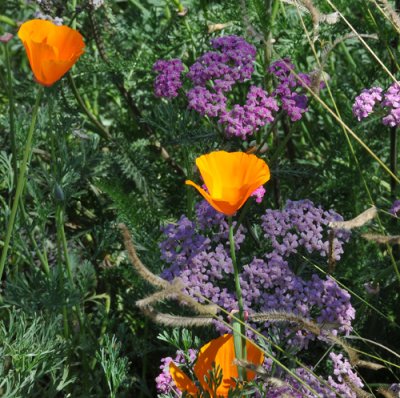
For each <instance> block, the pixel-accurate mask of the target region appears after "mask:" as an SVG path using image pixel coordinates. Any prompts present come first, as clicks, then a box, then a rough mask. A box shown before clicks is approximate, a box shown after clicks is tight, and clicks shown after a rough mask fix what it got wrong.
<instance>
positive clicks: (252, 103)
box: [218, 86, 279, 139]
mask: <svg viewBox="0 0 400 398" xmlns="http://www.w3.org/2000/svg"><path fill="white" fill-rule="evenodd" d="M278 110H279V107H278V104H277V102H276V101H275V99H274V98H272V97H268V94H267V93H266V92H265V91H264V90H263V89H262V88H260V87H256V86H251V87H250V90H249V92H248V93H247V101H246V104H245V105H244V106H241V105H238V104H237V105H234V107H233V109H232V110H231V111H229V112H223V113H222V115H221V117H220V119H219V121H218V122H219V123H222V124H225V125H226V128H225V131H226V133H227V134H228V135H229V136H237V137H240V138H242V139H246V138H247V136H249V135H252V134H253V133H254V132H256V131H258V130H259V129H260V127H262V126H265V125H266V124H267V123H271V122H273V121H274V116H273V114H272V111H278Z"/></svg>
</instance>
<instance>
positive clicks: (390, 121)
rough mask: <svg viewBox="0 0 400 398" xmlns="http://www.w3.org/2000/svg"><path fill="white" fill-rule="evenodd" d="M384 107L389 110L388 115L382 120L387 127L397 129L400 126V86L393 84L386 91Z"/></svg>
mask: <svg viewBox="0 0 400 398" xmlns="http://www.w3.org/2000/svg"><path fill="white" fill-rule="evenodd" d="M382 106H384V107H386V108H387V109H388V112H389V113H388V114H387V115H386V116H385V117H384V118H383V119H382V123H383V124H384V125H385V126H390V127H395V126H398V125H399V124H400V85H399V84H397V83H394V84H392V85H391V86H390V87H389V88H388V90H387V91H386V93H385V95H384V97H383V101H382Z"/></svg>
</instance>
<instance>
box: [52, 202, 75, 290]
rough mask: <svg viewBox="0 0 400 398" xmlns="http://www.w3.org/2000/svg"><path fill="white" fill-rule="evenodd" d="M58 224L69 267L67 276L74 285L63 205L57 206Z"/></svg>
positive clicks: (65, 259) (66, 262)
mask: <svg viewBox="0 0 400 398" xmlns="http://www.w3.org/2000/svg"><path fill="white" fill-rule="evenodd" d="M56 217H57V219H56V223H57V230H58V233H59V234H60V241H61V246H62V251H63V255H64V261H65V265H66V267H67V275H68V279H69V281H70V282H71V284H73V278H72V271H71V262H70V260H69V255H68V246H67V238H66V237H65V230H64V213H63V209H62V206H61V205H57V212H56Z"/></svg>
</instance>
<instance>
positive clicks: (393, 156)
mask: <svg viewBox="0 0 400 398" xmlns="http://www.w3.org/2000/svg"><path fill="white" fill-rule="evenodd" d="M397 151H398V149H397V129H396V127H392V128H391V129H390V171H391V172H392V173H393V174H394V175H395V176H397ZM396 187H397V182H396V180H395V179H394V178H393V177H390V193H391V194H392V198H393V199H396Z"/></svg>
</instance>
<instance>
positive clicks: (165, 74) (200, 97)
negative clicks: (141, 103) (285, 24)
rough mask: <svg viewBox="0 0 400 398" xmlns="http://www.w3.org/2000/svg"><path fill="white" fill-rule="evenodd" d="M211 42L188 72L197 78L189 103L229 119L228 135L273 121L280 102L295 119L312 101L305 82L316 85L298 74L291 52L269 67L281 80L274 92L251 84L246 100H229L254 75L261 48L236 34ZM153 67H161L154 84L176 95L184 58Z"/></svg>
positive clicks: (221, 120) (210, 114) (247, 132)
mask: <svg viewBox="0 0 400 398" xmlns="http://www.w3.org/2000/svg"><path fill="white" fill-rule="evenodd" d="M211 46H212V47H213V50H214V51H207V52H206V53H204V54H203V55H201V56H200V57H199V58H198V59H197V60H196V61H195V62H194V64H193V65H192V66H190V68H189V72H188V73H187V75H186V76H187V77H188V79H189V80H190V81H191V82H192V84H193V87H192V88H191V89H189V90H188V92H187V99H188V108H189V109H193V110H194V111H196V112H198V113H200V114H201V115H202V116H208V117H215V118H218V123H220V124H222V125H224V127H225V132H226V134H227V135H228V136H230V137H240V138H242V139H246V138H248V137H249V136H251V135H252V134H254V133H255V132H256V131H258V130H259V129H260V128H261V127H263V126H265V125H266V124H268V123H271V122H273V121H274V119H275V116H274V113H275V112H277V111H278V110H279V105H280V106H281V107H282V109H283V110H285V111H286V113H287V114H288V115H289V117H290V119H291V120H292V121H297V120H300V119H301V118H302V115H303V114H304V113H305V112H306V111H307V104H308V99H307V96H306V95H305V94H304V90H302V88H304V86H310V85H311V77H310V75H308V74H304V73H299V74H298V78H296V77H295V76H294V74H293V73H292V72H293V71H294V65H293V64H292V63H291V62H290V59H289V58H284V59H282V60H280V61H276V62H274V63H273V64H272V65H271V66H270V68H269V72H270V73H272V74H274V75H275V76H276V77H277V80H278V86H277V87H276V89H275V90H274V91H273V93H272V96H269V94H268V93H267V92H265V91H264V90H263V89H262V88H260V87H257V86H254V85H252V86H250V90H249V92H248V94H247V99H246V103H245V104H244V105H241V104H229V103H228V99H227V97H226V93H227V92H230V91H231V90H232V89H233V87H234V85H235V84H237V83H241V82H244V81H246V80H249V79H251V77H252V75H253V72H254V61H255V59H256V49H255V47H254V46H252V45H251V44H250V43H248V42H247V41H246V40H244V39H243V38H242V37H239V36H234V35H232V36H223V37H218V38H215V39H212V40H211ZM153 69H154V70H155V71H156V72H158V76H157V77H156V80H155V84H154V89H155V93H156V95H157V96H159V97H165V98H173V97H176V96H177V95H178V90H179V88H180V87H182V81H181V74H182V71H183V64H182V62H181V61H180V60H178V59H173V60H170V61H165V60H159V61H157V62H156V63H155V64H154V67H153ZM273 97H275V98H273ZM277 99H279V102H280V104H278V102H277Z"/></svg>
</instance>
